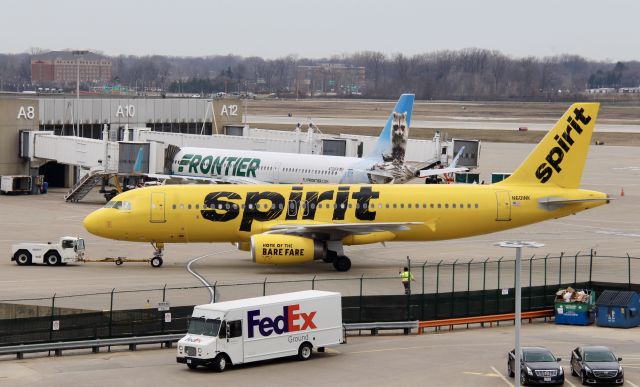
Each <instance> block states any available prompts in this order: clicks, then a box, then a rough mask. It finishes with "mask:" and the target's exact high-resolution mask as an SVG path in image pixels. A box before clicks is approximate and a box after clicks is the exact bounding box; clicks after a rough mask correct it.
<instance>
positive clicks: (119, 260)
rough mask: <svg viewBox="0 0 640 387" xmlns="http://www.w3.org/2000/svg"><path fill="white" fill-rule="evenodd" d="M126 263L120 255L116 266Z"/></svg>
mask: <svg viewBox="0 0 640 387" xmlns="http://www.w3.org/2000/svg"><path fill="white" fill-rule="evenodd" d="M123 263H124V261H123V260H122V259H120V257H118V258H116V266H120V265H122V264H123Z"/></svg>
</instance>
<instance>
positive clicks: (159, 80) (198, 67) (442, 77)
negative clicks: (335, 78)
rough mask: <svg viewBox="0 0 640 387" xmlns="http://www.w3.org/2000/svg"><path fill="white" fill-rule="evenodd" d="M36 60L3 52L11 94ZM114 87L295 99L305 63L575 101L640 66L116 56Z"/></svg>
mask: <svg viewBox="0 0 640 387" xmlns="http://www.w3.org/2000/svg"><path fill="white" fill-rule="evenodd" d="M30 57H31V56H30V54H26V53H25V54H16V55H7V54H0V83H1V84H2V88H3V89H4V90H12V89H13V90H19V89H20V88H22V89H25V88H27V87H29V84H30ZM111 59H112V61H113V83H114V84H120V85H123V86H128V87H131V88H137V89H138V90H141V89H142V90H145V89H146V90H148V89H149V88H155V89H157V90H164V91H169V92H184V93H204V94H208V93H215V92H220V91H226V92H234V91H235V92H254V93H276V94H278V95H283V96H284V95H292V94H293V93H296V92H299V91H300V82H301V81H302V80H301V79H296V78H297V77H300V75H299V74H298V75H297V72H296V67H297V66H300V65H319V64H327V63H330V64H341V65H345V66H362V67H364V68H365V69H366V73H365V74H366V75H365V84H364V85H361V86H362V87H361V88H360V90H359V93H358V95H362V96H363V97H372V98H396V97H397V96H398V94H400V93H402V92H414V93H416V95H417V97H418V98H420V99H509V98H513V99H554V98H562V97H565V98H571V97H572V96H575V95H578V94H582V93H584V91H585V89H593V88H620V87H638V86H640V62H638V61H629V62H617V63H613V62H599V61H593V60H588V59H585V58H583V57H580V56H576V55H561V56H554V57H545V58H536V57H526V58H515V57H511V56H508V55H505V54H503V53H501V52H499V51H492V50H485V49H475V48H472V49H464V50H458V51H438V52H432V53H425V54H420V55H413V56H407V55H403V54H396V55H391V56H389V55H385V54H383V53H380V52H369V51H368V52H359V53H355V54H350V55H342V56H336V57H331V58H324V59H308V58H299V57H295V56H287V57H282V58H278V59H263V58H259V57H240V56H234V55H224V56H222V55H216V56H208V57H168V56H145V57H137V56H118V57H112V58H111Z"/></svg>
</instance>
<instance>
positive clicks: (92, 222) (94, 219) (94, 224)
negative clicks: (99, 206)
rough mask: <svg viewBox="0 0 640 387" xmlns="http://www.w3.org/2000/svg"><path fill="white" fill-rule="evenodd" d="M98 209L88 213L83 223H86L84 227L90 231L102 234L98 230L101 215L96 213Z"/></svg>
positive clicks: (94, 233)
mask: <svg viewBox="0 0 640 387" xmlns="http://www.w3.org/2000/svg"><path fill="white" fill-rule="evenodd" d="M96 212H97V211H93V212H92V213H90V214H89V215H87V216H86V217H85V218H84V220H83V221H82V224H83V225H84V228H85V229H86V230H87V231H89V232H90V233H92V234H93V235H98V236H99V235H100V234H99V232H98V230H99V227H98V218H99V215H98V214H96Z"/></svg>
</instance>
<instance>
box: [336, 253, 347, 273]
mask: <svg viewBox="0 0 640 387" xmlns="http://www.w3.org/2000/svg"><path fill="white" fill-rule="evenodd" d="M333 267H334V268H335V269H336V270H337V271H349V269H351V260H350V259H349V257H346V256H344V255H340V256H338V257H336V258H335V259H334V260H333Z"/></svg>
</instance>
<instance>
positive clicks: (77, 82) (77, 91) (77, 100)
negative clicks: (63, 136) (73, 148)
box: [71, 50, 89, 136]
mask: <svg viewBox="0 0 640 387" xmlns="http://www.w3.org/2000/svg"><path fill="white" fill-rule="evenodd" d="M88 52H89V51H87V50H74V51H71V53H72V54H73V55H75V56H76V108H75V110H76V114H74V116H75V120H76V130H75V131H74V133H73V135H74V136H75V135H79V134H80V57H81V56H82V55H85V54H86V53H88Z"/></svg>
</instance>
